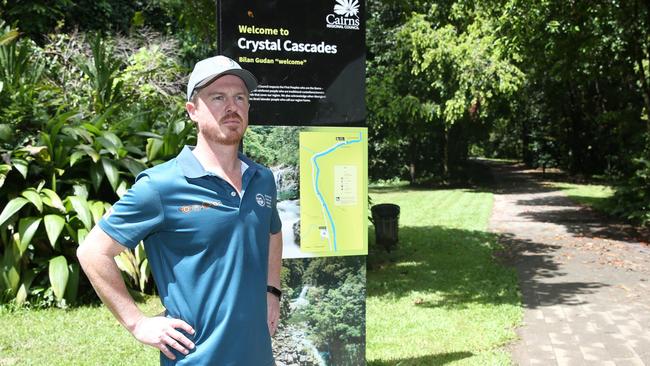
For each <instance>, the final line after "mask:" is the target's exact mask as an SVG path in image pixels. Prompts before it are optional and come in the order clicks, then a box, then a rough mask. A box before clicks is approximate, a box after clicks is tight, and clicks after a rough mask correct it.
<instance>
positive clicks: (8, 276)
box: [0, 265, 20, 294]
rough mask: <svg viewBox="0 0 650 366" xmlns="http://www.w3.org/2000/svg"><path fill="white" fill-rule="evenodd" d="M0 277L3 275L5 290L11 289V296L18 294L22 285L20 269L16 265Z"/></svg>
mask: <svg viewBox="0 0 650 366" xmlns="http://www.w3.org/2000/svg"><path fill="white" fill-rule="evenodd" d="M0 275H2V282H3V284H4V286H5V288H8V289H9V292H10V294H14V293H16V290H18V286H19V285H20V272H18V268H17V267H16V266H15V265H14V266H10V267H9V268H8V269H5V270H4V271H3V272H1V273H0Z"/></svg>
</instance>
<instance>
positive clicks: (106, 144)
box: [95, 136, 119, 158]
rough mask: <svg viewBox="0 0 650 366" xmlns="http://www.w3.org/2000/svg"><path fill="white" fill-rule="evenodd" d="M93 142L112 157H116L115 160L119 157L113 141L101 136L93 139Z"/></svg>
mask: <svg viewBox="0 0 650 366" xmlns="http://www.w3.org/2000/svg"><path fill="white" fill-rule="evenodd" d="M95 141H97V142H99V143H100V144H101V145H102V147H104V149H106V150H107V151H108V152H110V153H111V154H113V156H114V157H116V158H117V157H119V154H118V152H117V151H118V146H116V145H115V144H114V143H113V141H111V140H110V139H107V138H106V137H102V136H100V137H97V138H96V139H95Z"/></svg>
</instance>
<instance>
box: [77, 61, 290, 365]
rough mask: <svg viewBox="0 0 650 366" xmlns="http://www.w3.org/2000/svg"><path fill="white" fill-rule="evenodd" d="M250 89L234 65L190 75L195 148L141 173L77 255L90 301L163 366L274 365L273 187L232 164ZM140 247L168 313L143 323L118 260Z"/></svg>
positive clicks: (276, 251) (212, 65)
mask: <svg viewBox="0 0 650 366" xmlns="http://www.w3.org/2000/svg"><path fill="white" fill-rule="evenodd" d="M256 86H257V80H256V79H255V77H254V76H253V74H251V73H250V72H249V71H247V70H244V69H242V68H241V67H240V66H239V65H238V64H237V63H236V62H234V61H233V60H231V59H229V58H227V57H224V56H216V57H211V58H208V59H205V60H202V61H200V62H198V63H197V64H196V66H195V67H194V71H192V74H191V76H190V80H189V82H188V85H187V103H186V105H185V107H186V110H187V112H188V114H189V116H190V118H191V119H192V120H193V121H194V122H195V123H196V127H197V130H198V134H197V144H196V147H195V148H194V149H191V148H190V147H187V146H186V147H185V148H184V149H183V151H182V152H181V153H180V154H179V155H178V156H177V157H176V158H175V159H172V160H170V161H168V162H166V163H164V164H160V165H158V166H156V167H153V168H151V169H147V170H145V171H144V172H142V173H141V174H139V175H138V177H137V178H136V183H135V184H134V185H133V187H132V188H131V189H130V190H129V191H128V192H127V193H126V194H125V195H124V196H123V197H122V198H121V199H120V200H119V201H118V202H117V203H115V205H113V208H112V210H111V211H110V213H109V214H107V215H106V216H105V217H104V218H103V219H102V220H101V221H100V222H99V223H98V225H97V226H95V227H94V228H93V230H92V231H91V232H90V234H89V235H88V236H87V238H86V240H85V241H84V244H83V245H81V246H80V247H79V249H78V251H77V255H78V257H79V262H80V263H81V265H82V267H83V269H84V271H85V272H86V275H87V276H88V278H89V279H90V281H91V283H92V284H93V287H94V288H95V290H96V291H97V294H98V295H99V297H100V298H101V300H102V301H103V302H104V304H105V305H106V306H107V307H108V308H109V309H110V311H111V312H112V313H113V315H114V316H115V317H116V318H117V320H118V321H119V322H120V323H121V324H122V325H123V326H124V327H125V328H126V329H127V330H128V331H129V332H131V334H132V335H133V336H134V337H135V338H136V339H137V340H138V341H140V342H142V343H144V344H148V345H150V346H153V347H156V348H158V349H159V350H160V351H161V356H160V362H161V364H164V365H168V364H178V365H181V364H182V365H233V366H234V365H242V366H270V365H273V363H274V361H273V355H272V352H271V341H270V335H272V334H273V333H274V332H275V329H276V327H277V322H278V317H279V300H280V296H281V292H280V291H279V288H280V268H281V257H282V234H281V231H280V227H281V223H280V218H279V216H278V212H277V209H276V187H275V182H274V179H273V175H272V173H271V172H270V170H269V169H267V168H264V167H262V166H260V165H258V164H256V163H254V162H253V161H251V160H250V159H248V158H247V157H245V156H244V155H242V154H240V153H239V152H238V146H239V143H240V141H241V139H242V137H243V135H244V132H245V131H246V128H247V126H248V111H249V92H250V91H251V90H253V89H255V87H256ZM141 240H144V245H145V250H146V252H147V257H148V260H149V263H150V266H151V270H152V273H153V277H154V280H155V282H156V286H157V288H158V292H159V294H160V298H161V301H162V303H163V305H164V307H165V314H164V315H163V316H156V317H146V316H144V315H143V313H142V312H141V311H140V310H139V309H138V307H137V306H136V304H135V302H134V301H133V299H132V297H131V296H130V295H129V293H128V291H127V288H126V286H125V284H124V282H123V280H122V277H121V275H120V271H119V269H118V267H117V266H116V264H115V261H114V257H115V256H116V255H118V254H119V253H120V252H121V251H123V250H124V249H126V248H127V247H128V248H133V247H135V246H136V245H137V244H138V243H139V242H140V241H141Z"/></svg>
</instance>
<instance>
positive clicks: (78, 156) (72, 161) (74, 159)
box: [70, 151, 86, 166]
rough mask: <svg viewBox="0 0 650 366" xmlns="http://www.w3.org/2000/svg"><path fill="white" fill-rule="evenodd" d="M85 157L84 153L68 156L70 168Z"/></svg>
mask: <svg viewBox="0 0 650 366" xmlns="http://www.w3.org/2000/svg"><path fill="white" fill-rule="evenodd" d="M84 155H86V153H85V152H84V151H75V152H73V153H72V154H71V155H70V166H73V165H75V164H76V163H77V161H79V159H81V157H82V156H84Z"/></svg>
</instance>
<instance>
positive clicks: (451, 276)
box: [0, 186, 521, 366]
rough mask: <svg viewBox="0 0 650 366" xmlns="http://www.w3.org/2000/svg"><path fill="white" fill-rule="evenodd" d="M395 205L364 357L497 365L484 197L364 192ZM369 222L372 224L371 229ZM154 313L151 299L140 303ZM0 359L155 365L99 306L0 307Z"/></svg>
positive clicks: (509, 307) (499, 355)
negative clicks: (395, 229) (394, 233)
mask: <svg viewBox="0 0 650 366" xmlns="http://www.w3.org/2000/svg"><path fill="white" fill-rule="evenodd" d="M371 192H372V193H371V196H372V199H373V203H374V204H376V203H382V202H391V203H396V204H398V205H400V207H401V216H400V242H399V244H398V247H397V249H396V250H394V251H392V252H390V253H386V252H384V251H383V250H379V249H377V248H375V247H371V249H370V250H371V253H370V255H369V257H368V283H367V286H368V300H367V360H368V364H369V365H374V366H384V365H427V366H428V365H442V364H445V365H447V364H449V365H507V364H509V363H510V358H509V354H508V353H507V352H506V351H505V350H504V349H503V346H504V345H505V344H507V343H508V342H509V341H511V340H512V339H513V338H514V337H515V335H514V331H513V328H514V327H515V326H516V325H517V324H518V323H519V321H520V318H521V310H520V307H519V306H520V300H519V297H518V293H517V286H516V277H515V273H514V271H512V270H511V269H508V268H504V267H502V266H500V265H498V264H497V263H495V262H494V261H493V259H492V251H493V250H494V249H495V248H496V247H497V244H496V237H495V235H493V234H490V233H488V232H486V224H487V220H488V218H489V215H490V211H491V208H492V195H491V194H490V193H481V192H474V191H468V190H460V189H455V190H436V191H426V190H409V189H408V188H406V187H403V186H401V187H390V186H387V187H381V188H375V189H373V190H371ZM371 229H372V228H371ZM141 307H142V308H143V310H144V311H145V312H146V313H147V314H156V313H158V312H159V311H160V309H161V305H160V303H159V302H158V300H157V299H156V298H149V299H148V300H147V301H145V302H144V303H142V304H141ZM0 329H4V330H5V336H4V337H1V338H0V366H6V365H157V364H158V357H159V356H158V351H157V350H155V349H153V348H149V347H147V346H144V345H141V344H139V343H138V342H137V341H136V340H135V339H134V338H133V337H131V335H130V334H129V333H128V332H126V331H125V330H124V329H123V328H122V327H121V326H120V325H119V324H118V323H117V321H116V320H115V319H114V318H113V316H112V315H111V314H110V313H109V312H108V310H106V308H104V307H99V306H83V307H78V308H72V309H67V310H61V309H45V310H37V309H33V310H26V309H19V310H8V309H7V308H4V309H3V308H2V307H0Z"/></svg>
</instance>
